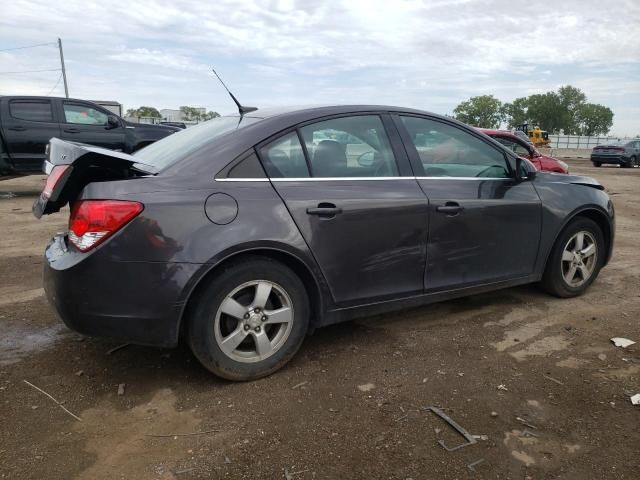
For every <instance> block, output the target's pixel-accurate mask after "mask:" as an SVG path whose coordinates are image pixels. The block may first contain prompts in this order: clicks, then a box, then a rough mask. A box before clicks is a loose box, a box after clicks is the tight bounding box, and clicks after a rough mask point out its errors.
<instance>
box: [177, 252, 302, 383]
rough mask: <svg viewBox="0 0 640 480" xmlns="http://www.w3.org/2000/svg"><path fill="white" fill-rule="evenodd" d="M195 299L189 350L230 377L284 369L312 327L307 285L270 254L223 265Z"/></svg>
mask: <svg viewBox="0 0 640 480" xmlns="http://www.w3.org/2000/svg"><path fill="white" fill-rule="evenodd" d="M195 302H196V304H195V306H194V308H193V309H192V310H191V312H190V315H189V318H188V322H189V324H188V340H189V344H190V346H191V350H192V351H193V353H194V355H195V356H196V357H197V358H198V360H199V361H200V363H202V365H204V367H205V368H207V369H208V370H209V371H211V372H213V373H214V374H216V375H218V376H220V377H222V378H226V379H228V380H236V381H247V380H254V379H257V378H260V377H264V376H267V375H270V374H271V373H273V372H275V371H276V370H278V369H280V368H281V367H282V366H284V365H285V364H286V363H287V362H288V361H289V360H290V359H291V358H292V357H293V356H294V355H295V353H296V352H297V351H298V349H299V348H300V345H302V341H303V340H304V337H305V334H306V333H307V329H308V326H309V300H308V296H307V292H306V290H305V287H304V284H303V283H302V281H301V280H300V278H299V277H298V276H297V275H296V274H295V273H294V272H293V271H292V270H291V269H289V268H288V267H286V266H285V265H283V264H281V263H279V262H277V261H275V260H271V259H269V258H266V257H258V256H252V257H247V258H245V259H243V260H242V261H241V262H238V263H235V264H233V265H231V266H230V267H228V268H225V269H224V270H222V271H221V272H220V273H219V274H218V275H217V276H216V277H215V278H214V279H213V280H212V281H211V282H210V283H209V284H208V285H207V286H206V287H205V289H204V290H203V291H202V292H201V293H200V295H199V296H198V298H197V299H196V300H195Z"/></svg>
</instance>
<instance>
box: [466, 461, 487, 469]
mask: <svg viewBox="0 0 640 480" xmlns="http://www.w3.org/2000/svg"><path fill="white" fill-rule="evenodd" d="M482 462H484V458H481V459H480V460H476V461H475V462H473V463H470V464H469V465H467V468H468V469H469V470H471V471H472V472H475V471H476V467H477V466H478V465H480V464H481V463H482Z"/></svg>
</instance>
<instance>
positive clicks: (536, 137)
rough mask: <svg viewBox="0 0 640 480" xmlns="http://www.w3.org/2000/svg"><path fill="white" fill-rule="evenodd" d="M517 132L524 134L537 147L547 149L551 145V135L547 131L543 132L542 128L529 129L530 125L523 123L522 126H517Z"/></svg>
mask: <svg viewBox="0 0 640 480" xmlns="http://www.w3.org/2000/svg"><path fill="white" fill-rule="evenodd" d="M516 130H519V131H521V132H524V133H525V134H526V135H527V136H528V137H529V139H530V140H531V143H533V144H534V145H535V146H536V147H547V146H548V145H549V133H548V132H547V131H546V130H541V129H540V127H534V128H529V124H528V123H523V124H522V125H517V126H516Z"/></svg>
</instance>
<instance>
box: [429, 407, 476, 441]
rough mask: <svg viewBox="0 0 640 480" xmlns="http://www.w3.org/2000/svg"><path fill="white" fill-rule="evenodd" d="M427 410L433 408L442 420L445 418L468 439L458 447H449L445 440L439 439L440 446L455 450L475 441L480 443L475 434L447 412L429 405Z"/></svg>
mask: <svg viewBox="0 0 640 480" xmlns="http://www.w3.org/2000/svg"><path fill="white" fill-rule="evenodd" d="M427 410H431V411H432V412H433V413H435V414H436V415H437V416H439V417H440V418H441V419H442V420H444V421H445V422H447V423H448V424H449V425H451V427H453V428H454V429H455V430H456V431H457V432H458V433H459V434H460V435H462V436H463V437H464V439H465V440H466V441H467V442H466V443H462V444H460V445H458V446H456V447H451V448H449V447H447V446H446V445H445V443H444V440H438V443H439V444H440V446H441V447H442V448H444V449H445V450H446V451H447V452H453V451H455V450H458V449H460V448H462V447H466V446H467V445H473V444H474V443H478V441H477V440H476V439H475V438H474V437H473V435H471V434H470V433H469V432H467V431H466V430H465V429H464V428H462V427H461V426H460V425H458V424H457V423H456V422H454V421H453V420H452V419H451V417H449V416H448V415H447V414H446V413H444V412H443V411H442V410H440V409H439V408H436V407H427Z"/></svg>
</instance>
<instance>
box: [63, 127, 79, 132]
mask: <svg viewBox="0 0 640 480" xmlns="http://www.w3.org/2000/svg"><path fill="white" fill-rule="evenodd" d="M64 131H65V132H67V133H78V132H79V131H80V130H78V129H77V128H65V129H64Z"/></svg>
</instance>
